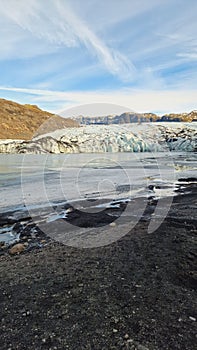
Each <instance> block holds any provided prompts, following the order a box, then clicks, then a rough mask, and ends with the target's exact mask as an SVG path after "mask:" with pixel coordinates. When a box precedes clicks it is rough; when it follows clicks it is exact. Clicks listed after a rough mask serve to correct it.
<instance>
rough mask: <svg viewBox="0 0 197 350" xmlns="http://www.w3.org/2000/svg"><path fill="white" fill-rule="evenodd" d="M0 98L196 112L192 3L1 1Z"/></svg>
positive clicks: (195, 7)
mask: <svg viewBox="0 0 197 350" xmlns="http://www.w3.org/2000/svg"><path fill="white" fill-rule="evenodd" d="M0 14H1V15H0V28H1V35H0V47H1V50H0V77H1V81H0V97H2V98H7V99H12V100H15V101H18V102H20V103H32V104H37V105H38V106H39V107H41V108H43V109H46V110H50V111H54V112H60V111H62V110H65V109H67V108H70V107H73V106H77V105H82V104H87V103H111V104H118V105H121V106H125V109H126V108H128V109H129V108H130V109H132V110H136V111H139V112H145V111H152V112H158V113H161V114H162V113H166V112H170V111H174V112H179V111H190V110H193V109H197V24H196V17H197V1H196V0H188V1H185V0H149V1H147V0H122V1H119V0H105V1H104V0H99V1H98V0H85V1H81V0H72V1H71V0H70V1H69V0H42V1H41V0H19V1H17V0H6V1H5V0H0Z"/></svg>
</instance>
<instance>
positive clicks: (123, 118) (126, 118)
mask: <svg viewBox="0 0 197 350" xmlns="http://www.w3.org/2000/svg"><path fill="white" fill-rule="evenodd" d="M73 119H74V120H76V121H77V122H78V123H79V124H81V125H90V124H104V125H110V124H127V123H145V122H192V121H195V120H196V121H197V111H192V112H190V113H179V114H175V113H171V114H166V115H163V116H162V117H159V116H158V115H156V114H154V113H135V112H125V113H122V114H121V115H107V116H99V117H97V116H95V117H84V116H78V117H75V118H73Z"/></svg>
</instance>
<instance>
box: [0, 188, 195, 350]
mask: <svg viewBox="0 0 197 350" xmlns="http://www.w3.org/2000/svg"><path fill="white" fill-rule="evenodd" d="M153 205H154V203H153ZM196 209H197V188H196V185H195V184H193V185H191V184H190V185H188V186H187V188H186V189H185V194H183V193H182V194H181V195H180V196H177V197H174V201H173V205H172V206H171V209H170V212H169V214H168V216H167V218H166V219H165V221H164V222H163V223H162V225H161V226H160V228H159V229H157V230H156V231H155V232H153V233H148V232H147V226H148V223H149V215H148V214H149V211H150V213H151V212H152V206H151V205H150V206H149V207H148V208H147V213H146V216H145V217H142V219H141V220H140V221H139V223H138V224H137V225H136V226H135V227H134V228H133V229H132V230H131V231H130V232H128V234H127V235H125V236H124V237H122V238H121V239H120V240H118V241H116V242H114V243H112V244H110V245H108V246H105V247H99V248H92V249H80V248H72V247H68V246H66V245H63V244H61V243H58V242H54V241H53V240H52V239H49V238H47V237H45V236H44V234H43V236H39V235H38V237H37V238H34V240H35V242H34V243H36V244H35V245H32V246H31V249H29V250H28V249H27V250H25V251H24V253H21V254H19V255H13V256H11V255H10V254H9V253H8V250H7V249H2V250H1V256H0V276H1V285H0V289H1V290H0V293H1V303H0V308H1V311H0V313H1V349H2V350H8V349H13V350H15V349H20V350H22V349H24V350H25V349H32V350H34V349H62V350H63V349H64V350H65V349H71V350H78V349H91V350H92V349H96V350H101V349H103V350H109V349H133V350H134V349H138V350H146V349H149V350H167V349H169V350H172V349H173V350H178V349H180V350H183V349H187V350H193V349H195V347H196V346H195V344H196V337H195V335H196V318H197V314H196V309H197V308H196V306H197V305H196V282H197V273H196V255H197V251H196V232H197V230H196V228H197V226H196V223H197V221H196ZM4 218H5V217H4ZM2 219H3V217H1V220H2ZM74 219H75V220H76V216H75V217H73V220H74ZM77 220H78V222H77V224H79V222H80V218H79V217H78V218H77ZM83 220H84V219H83ZM102 220H103V221H104V220H105V217H103V218H102ZM82 225H84V222H83V223H82ZM19 229H20V227H19ZM40 235H41V232H40ZM27 236H28V235H27ZM27 236H26V238H24V236H23V237H21V241H24V242H25V241H26V240H27V239H30V241H29V242H30V243H32V241H31V239H32V238H31V237H29V238H28V237H27ZM41 241H42V243H41V245H40V246H39V245H38V244H37V243H38V242H39V243H40V242H41ZM44 241H45V242H44Z"/></svg>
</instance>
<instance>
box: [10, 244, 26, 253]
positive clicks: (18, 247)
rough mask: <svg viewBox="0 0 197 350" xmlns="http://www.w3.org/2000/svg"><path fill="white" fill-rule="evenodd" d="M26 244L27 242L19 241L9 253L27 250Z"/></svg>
mask: <svg viewBox="0 0 197 350" xmlns="http://www.w3.org/2000/svg"><path fill="white" fill-rule="evenodd" d="M26 246H27V244H26V243H17V244H15V245H14V246H13V247H12V248H10V249H9V254H11V255H15V254H20V253H22V252H23V251H24V250H25V248H26Z"/></svg>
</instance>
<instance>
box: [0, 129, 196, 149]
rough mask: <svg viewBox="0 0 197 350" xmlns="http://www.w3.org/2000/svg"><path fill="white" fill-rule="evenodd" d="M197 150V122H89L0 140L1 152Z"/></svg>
mask: <svg viewBox="0 0 197 350" xmlns="http://www.w3.org/2000/svg"><path fill="white" fill-rule="evenodd" d="M166 150H170V151H172V150H173V151H189V152H193V151H197V123H191V124H189V123H147V124H141V125H133V124H130V125H129V124H125V125H113V126H112V125H110V126H108V125H88V126H84V127H80V128H71V129H61V130H56V131H55V132H52V133H45V134H44V135H41V136H39V137H35V138H33V139H32V140H30V141H22V140H21V141H20V140H1V141H0V153H34V154H42V153H54V154H57V153H104V152H151V151H154V152H156V151H166Z"/></svg>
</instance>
